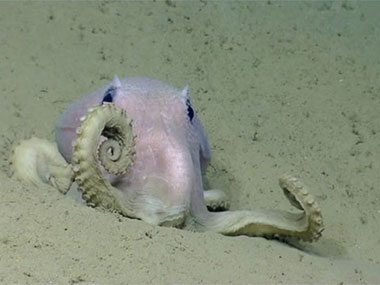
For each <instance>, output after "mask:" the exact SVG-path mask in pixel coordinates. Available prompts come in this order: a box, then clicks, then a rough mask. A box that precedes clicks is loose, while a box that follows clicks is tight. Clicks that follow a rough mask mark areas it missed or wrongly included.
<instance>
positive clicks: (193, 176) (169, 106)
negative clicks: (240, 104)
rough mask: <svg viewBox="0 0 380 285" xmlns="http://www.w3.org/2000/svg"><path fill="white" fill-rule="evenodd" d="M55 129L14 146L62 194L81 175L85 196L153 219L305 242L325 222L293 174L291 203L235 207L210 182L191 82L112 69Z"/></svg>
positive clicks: (27, 171) (286, 180) (287, 187)
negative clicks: (177, 83) (180, 84)
mask: <svg viewBox="0 0 380 285" xmlns="http://www.w3.org/2000/svg"><path fill="white" fill-rule="evenodd" d="M55 130H56V142H55V143H54V142H50V141H47V140H44V139H39V138H35V137H33V138H31V139H29V140H24V141H22V142H21V143H20V144H18V145H17V146H16V147H15V148H14V151H13V155H12V165H13V170H14V176H15V177H16V178H18V179H20V180H22V181H24V182H26V183H29V184H34V185H37V186H38V185H43V184H48V185H51V186H53V187H55V188H57V189H58V190H59V191H61V192H62V193H63V194H67V193H68V191H69V189H70V188H72V185H77V188H78V191H80V194H81V195H82V199H83V201H84V202H85V203H86V204H87V205H89V206H91V207H98V208H102V209H106V210H109V211H114V212H117V213H119V214H121V215H122V216H125V217H128V218H136V219H140V220H142V221H145V222H147V223H150V224H153V225H160V226H171V227H177V228H183V229H188V230H193V231H213V232H217V233H221V234H224V235H229V236H237V235H247V236H262V237H267V238H283V239H296V240H302V241H307V242H312V241H316V240H318V239H319V238H320V236H321V234H322V231H323V230H324V226H323V220H322V215H321V210H320V207H319V206H318V204H317V202H316V201H315V198H314V197H313V196H312V195H311V194H309V191H308V190H307V188H306V187H305V186H304V185H303V184H302V183H301V182H300V181H299V180H298V179H296V178H295V177H292V176H290V175H284V176H282V177H281V178H280V179H279V185H280V188H281V189H282V191H283V193H284V195H285V197H286V198H287V199H288V200H289V202H290V204H291V205H292V206H293V207H294V209H293V211H291V212H290V211H283V210H277V209H256V210H235V211H232V210H229V206H230V203H229V200H228V197H227V195H226V194H225V193H224V192H223V191H221V190H218V189H211V190H205V189H204V186H203V182H202V175H203V174H204V172H205V169H206V167H207V165H208V164H209V162H210V159H211V150H210V145H209V142H208V137H207V134H206V131H205V129H204V127H203V125H202V123H201V121H200V119H199V117H198V116H197V113H196V111H195V108H194V106H193V103H192V100H191V98H190V94H189V87H188V86H187V87H185V88H184V89H182V90H181V89H177V88H175V87H172V86H170V85H168V84H166V83H163V82H160V81H158V80H153V79H148V78H141V77H132V78H124V79H119V78H117V77H115V79H114V80H113V81H112V82H111V83H110V84H108V85H107V86H104V87H102V88H100V89H98V90H96V91H95V92H93V93H91V94H88V95H86V96H84V97H83V98H82V99H80V100H78V101H77V102H74V103H73V104H72V105H71V106H70V107H69V108H68V109H67V110H66V111H65V113H64V114H63V116H62V117H61V118H60V119H59V121H58V122H57V124H56V129H55Z"/></svg>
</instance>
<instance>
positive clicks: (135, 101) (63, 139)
mask: <svg viewBox="0 0 380 285" xmlns="http://www.w3.org/2000/svg"><path fill="white" fill-rule="evenodd" d="M110 87H114V88H115V89H116V91H115V93H114V94H115V96H113V103H114V104H115V105H116V106H118V107H121V108H124V109H125V110H126V112H127V116H129V117H130V118H132V120H133V123H132V124H133V131H134V133H135V134H136V136H137V137H136V161H135V163H134V164H133V166H132V167H131V169H130V170H128V172H127V173H126V174H124V175H121V176H119V177H115V176H112V175H108V176H107V177H108V178H109V179H110V181H111V183H112V184H113V186H114V187H116V188H118V189H119V190H120V191H121V192H124V193H125V194H126V195H132V197H135V196H141V195H143V196H149V195H153V196H158V197H159V198H162V200H163V202H164V203H165V204H167V203H169V204H170V205H172V206H173V207H177V206H178V207H180V208H181V209H182V210H181V211H187V210H188V209H189V210H190V211H191V212H193V213H194V212H199V211H202V212H203V211H206V206H205V204H204V201H203V185H202V176H201V170H202V169H204V167H205V166H206V165H207V163H208V162H209V160H210V156H211V152H210V146H209V143H208V140H207V134H206V132H205V130H204V128H203V126H202V124H201V122H200V120H199V118H198V117H197V115H196V113H195V111H194V117H193V118H192V120H191V121H190V118H189V116H188V106H187V105H186V101H187V100H190V97H189V89H188V87H185V88H184V89H183V90H182V91H181V90H179V89H177V88H174V87H172V86H169V85H167V84H165V83H163V82H160V81H157V80H152V79H148V78H141V77H134V78H125V79H121V80H119V79H118V78H117V77H116V78H115V79H114V81H113V82H112V83H111V84H109V85H107V86H105V87H102V88H100V89H98V90H97V91H95V92H93V93H91V94H88V95H86V96H84V97H83V98H82V99H80V100H78V101H77V102H74V103H73V104H72V105H71V106H70V107H69V108H68V110H67V111H66V112H65V113H64V114H63V116H62V118H61V119H60V120H59V122H58V123H57V126H56V141H57V144H58V148H59V151H60V152H61V154H62V155H63V156H64V158H65V159H66V160H67V161H68V162H71V157H72V142H73V140H74V139H75V138H76V133H75V130H76V128H77V127H78V126H79V125H80V118H81V117H82V116H85V115H86V114H87V110H88V109H89V108H90V107H93V106H96V105H99V104H101V102H102V100H103V98H104V96H105V93H106V91H107V90H109V88H110ZM193 110H194V109H193ZM157 189H159V190H157ZM156 191H158V192H156ZM162 193H165V194H164V196H165V197H162ZM142 201H143V202H145V201H144V199H143V200H142ZM190 201H192V202H191V203H190ZM146 203H148V202H146ZM157 210H158V211H159V210H160V209H157Z"/></svg>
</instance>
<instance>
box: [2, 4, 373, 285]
mask: <svg viewBox="0 0 380 285" xmlns="http://www.w3.org/2000/svg"><path fill="white" fill-rule="evenodd" d="M379 14H380V3H379V2H377V1H372V2H367V1H360V2H355V1H353V2H351V1H350V2H346V1H343V2H342V1H327V2H319V1H315V2H276V1H270V2H207V1H201V2H195V1H194V2H171V1H167V2H118V3H112V2H76V3H68V2H54V3H52V2H13V3H11V2H1V3H0V99H1V102H0V118H1V119H0V135H1V136H0V166H1V171H0V179H1V180H0V283H1V284H12V283H17V284H51V283H52V284H77V283H80V284H90V283H96V284H126V283H144V284H146V283H154V284H167V283H232V284H246V283H295V282H297V283H332V284H342V283H343V284H346V283H380V264H379V262H380V223H379V221H380V189H379V185H380V175H379V173H380V162H379V161H380V112H379V111H380V81H379V76H380V49H379V47H380V22H379ZM115 74H117V75H119V76H121V77H124V76H134V75H140V76H146V77H151V78H156V79H159V80H163V81H166V82H168V83H170V84H172V85H174V86H177V87H181V88H182V87H183V86H185V85H186V84H189V85H190V90H191V94H192V98H193V101H194V105H195V106H196V109H197V111H198V113H199V116H200V117H201V119H202V121H203V122H204V125H205V126H206V129H207V130H208V133H209V137H210V141H211V145H212V150H213V162H212V167H210V168H209V171H208V172H207V174H206V177H205V179H206V184H207V185H208V186H210V187H212V188H220V189H225V190H227V192H228V193H229V195H230V197H231V201H232V209H253V208H258V207H262V208H281V209H284V210H286V209H288V210H291V206H290V205H289V203H288V202H287V201H286V199H285V197H284V196H283V195H282V193H281V190H280V188H279V187H278V177H279V176H280V175H281V174H283V173H291V174H293V175H296V176H297V177H299V178H300V179H301V180H302V181H303V182H304V183H305V184H306V185H307V186H308V188H309V191H310V192H311V193H313V194H314V195H315V196H316V199H317V200H318V202H319V204H320V206H321V208H322V211H323V216H324V221H325V227H326V229H325V231H324V233H323V237H322V238H321V239H320V240H319V241H318V242H316V243H313V244H300V245H298V246H297V247H293V246H290V245H287V244H284V243H280V242H278V241H273V240H272V241H271V240H266V239H264V238H250V237H225V236H222V235H219V234H215V233H193V232H188V231H183V230H177V229H171V228H162V227H157V226H151V225H148V224H146V223H144V222H141V221H137V220H130V219H127V218H123V217H120V216H117V215H115V214H112V213H104V212H101V211H99V210H96V209H93V208H89V207H85V206H83V205H79V204H77V203H76V202H75V201H74V200H73V199H71V198H68V197H64V196H62V195H61V194H59V193H58V192H57V191H56V190H55V189H53V188H51V187H49V186H46V187H42V188H36V187H33V186H28V185H25V184H22V183H20V182H18V181H16V180H15V179H14V178H12V177H11V176H10V175H11V174H12V171H11V169H10V165H9V156H10V154H11V149H12V147H13V146H14V145H15V144H16V143H17V142H19V141H20V140H22V139H25V138H29V137H31V136H38V137H41V138H47V139H51V140H52V139H53V136H54V133H53V126H54V122H55V121H56V120H57V118H58V117H59V116H60V114H61V113H62V112H63V111H64V110H65V108H66V107H67V106H68V105H69V104H70V103H71V102H72V101H73V100H75V99H77V98H79V97H80V96H82V95H83V94H85V93H88V92H91V91H93V90H95V89H96V88H98V87H99V86H102V85H104V84H106V83H108V82H109V81H110V80H111V79H112V78H113V76H114V75H115Z"/></svg>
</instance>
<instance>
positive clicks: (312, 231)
mask: <svg viewBox="0 0 380 285" xmlns="http://www.w3.org/2000/svg"><path fill="white" fill-rule="evenodd" d="M279 184H280V187H281V189H282V190H283V191H284V194H285V196H286V197H287V198H288V200H289V201H290V203H291V204H292V205H293V206H294V207H296V208H298V209H300V210H303V211H304V212H305V215H306V219H307V222H308V226H307V229H306V230H305V231H301V232H295V233H293V234H294V236H295V237H297V238H299V239H301V240H303V241H309V242H311V241H317V240H318V239H319V238H320V237H321V235H322V232H323V230H324V226H323V219H322V214H321V208H320V207H319V205H318V203H317V202H316V201H315V199H314V197H313V196H312V195H311V194H309V192H308V191H307V189H306V188H305V186H304V185H303V184H302V183H301V182H300V181H299V180H298V179H297V178H295V177H292V176H289V175H284V176H282V177H281V178H280V179H279Z"/></svg>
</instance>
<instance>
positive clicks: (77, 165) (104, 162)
mask: <svg viewBox="0 0 380 285" xmlns="http://www.w3.org/2000/svg"><path fill="white" fill-rule="evenodd" d="M81 122H82V125H81V126H80V127H78V129H77V131H76V133H77V138H76V140H75V141H74V142H73V160H72V163H73V171H74V173H75V181H76V182H77V184H78V186H79V188H80V190H81V191H82V197H83V199H84V200H85V201H86V202H87V204H88V205H89V206H92V207H100V208H104V209H108V210H112V211H117V212H119V213H121V214H122V215H124V216H128V217H135V215H134V213H133V211H132V207H131V206H130V205H129V204H131V203H128V201H123V203H121V201H122V200H123V199H122V198H121V194H120V193H119V191H118V190H117V189H115V188H114V187H113V186H112V185H111V184H110V182H109V181H108V180H107V179H106V178H105V177H103V175H102V172H101V168H100V164H101V166H102V167H103V168H104V169H105V170H107V171H109V172H110V173H113V174H121V173H125V172H126V171H128V169H129V168H130V166H131V165H132V164H133V161H134V157H135V136H134V135H133V132H132V124H131V119H129V118H128V117H127V116H126V112H125V110H123V109H121V108H117V107H116V106H115V105H114V104H112V103H104V104H102V105H99V106H96V107H93V108H91V109H89V110H88V115H87V116H84V117H82V118H81ZM104 137H105V140H103V141H102V138H104ZM108 141H110V142H108ZM99 142H101V143H100V146H99V145H98V144H99Z"/></svg>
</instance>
